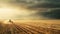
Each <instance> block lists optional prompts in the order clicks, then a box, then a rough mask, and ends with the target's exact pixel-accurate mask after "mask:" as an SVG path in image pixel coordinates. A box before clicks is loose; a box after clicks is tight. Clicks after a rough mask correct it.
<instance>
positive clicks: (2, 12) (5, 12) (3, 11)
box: [0, 8, 18, 19]
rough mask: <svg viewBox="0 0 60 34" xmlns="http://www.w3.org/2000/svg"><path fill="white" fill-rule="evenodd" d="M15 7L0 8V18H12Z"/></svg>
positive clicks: (14, 13)
mask: <svg viewBox="0 0 60 34" xmlns="http://www.w3.org/2000/svg"><path fill="white" fill-rule="evenodd" d="M17 11H18V10H17V9H13V8H0V19H9V18H12V17H13V16H14V15H16V13H17Z"/></svg>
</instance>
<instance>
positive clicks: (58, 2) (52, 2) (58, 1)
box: [15, 0, 60, 8]
mask: <svg viewBox="0 0 60 34" xmlns="http://www.w3.org/2000/svg"><path fill="white" fill-rule="evenodd" d="M15 2H17V3H24V4H26V6H27V7H28V8H59V7H60V0H16V1H15Z"/></svg>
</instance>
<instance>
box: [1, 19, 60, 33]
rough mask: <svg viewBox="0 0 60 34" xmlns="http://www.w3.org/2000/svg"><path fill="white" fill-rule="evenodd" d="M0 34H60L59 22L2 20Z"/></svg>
mask: <svg viewBox="0 0 60 34" xmlns="http://www.w3.org/2000/svg"><path fill="white" fill-rule="evenodd" d="M0 34H60V20H14V21H13V23H11V22H8V21H6V22H5V20H4V21H1V22H0Z"/></svg>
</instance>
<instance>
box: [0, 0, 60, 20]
mask: <svg viewBox="0 0 60 34" xmlns="http://www.w3.org/2000/svg"><path fill="white" fill-rule="evenodd" d="M0 8H3V9H4V8H8V9H6V10H9V11H10V9H13V11H12V14H11V13H10V12H8V13H9V14H8V13H7V14H8V16H7V14H6V13H5V12H4V11H3V12H4V13H5V14H6V16H4V14H3V12H2V14H3V16H1V15H0V16H1V17H0V18H1V19H2V18H3V19H5V18H6V19H7V18H8V19H9V18H12V19H34V20H35V19H36V20H37V19H38V20H39V19H60V0H0ZM3 9H2V10H3ZM2 10H1V9H0V13H1V11H2ZM15 11H16V12H15ZM10 14H11V15H12V16H10Z"/></svg>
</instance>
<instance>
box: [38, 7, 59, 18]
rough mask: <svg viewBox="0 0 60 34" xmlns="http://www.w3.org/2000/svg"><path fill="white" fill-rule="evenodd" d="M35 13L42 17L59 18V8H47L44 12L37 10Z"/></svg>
mask: <svg viewBox="0 0 60 34" xmlns="http://www.w3.org/2000/svg"><path fill="white" fill-rule="evenodd" d="M37 15H40V16H41V15H42V16H43V17H46V18H50V19H60V9H57V8H56V9H49V10H48V11H45V12H37Z"/></svg>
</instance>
